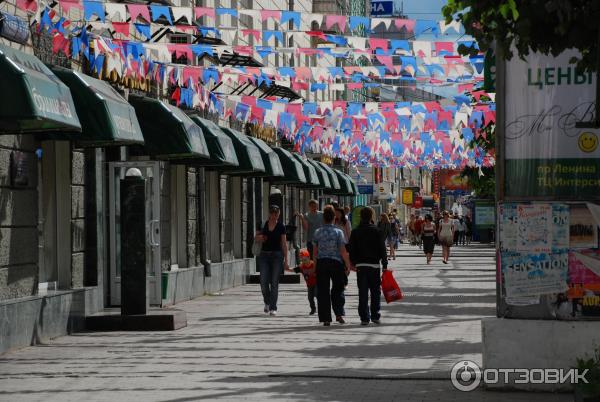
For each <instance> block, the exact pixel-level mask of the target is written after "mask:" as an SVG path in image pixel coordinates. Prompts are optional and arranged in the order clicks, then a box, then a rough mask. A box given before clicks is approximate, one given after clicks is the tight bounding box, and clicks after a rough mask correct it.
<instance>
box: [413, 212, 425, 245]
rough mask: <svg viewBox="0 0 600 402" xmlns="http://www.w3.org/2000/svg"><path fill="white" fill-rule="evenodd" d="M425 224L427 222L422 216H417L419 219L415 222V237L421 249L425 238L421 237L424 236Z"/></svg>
mask: <svg viewBox="0 0 600 402" xmlns="http://www.w3.org/2000/svg"><path fill="white" fill-rule="evenodd" d="M424 222H425V221H424V220H423V218H422V217H421V215H419V216H417V219H416V220H415V237H416V240H417V246H419V248H421V247H422V246H423V238H422V237H421V235H422V234H423V223H424Z"/></svg>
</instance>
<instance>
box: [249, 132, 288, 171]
mask: <svg viewBox="0 0 600 402" xmlns="http://www.w3.org/2000/svg"><path fill="white" fill-rule="evenodd" d="M248 138H249V139H250V141H252V142H253V143H254V145H256V147H257V148H258V150H259V152H260V155H261V156H262V159H263V163H264V164H265V174H266V176H265V177H268V178H271V179H277V178H278V177H283V166H281V160H280V159H279V156H277V154H276V153H275V151H273V148H271V147H270V146H268V145H267V144H266V143H265V142H264V141H263V140H260V139H258V138H254V137H248Z"/></svg>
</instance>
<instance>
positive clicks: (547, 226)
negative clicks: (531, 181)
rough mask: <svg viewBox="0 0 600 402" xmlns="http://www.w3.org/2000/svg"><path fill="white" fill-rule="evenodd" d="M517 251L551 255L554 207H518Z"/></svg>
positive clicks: (532, 205) (533, 205)
mask: <svg viewBox="0 0 600 402" xmlns="http://www.w3.org/2000/svg"><path fill="white" fill-rule="evenodd" d="M517 225H518V228H517V251H519V252H530V253H541V252H544V253H549V252H550V251H551V249H552V233H553V231H552V206H551V205H550V204H523V205H518V206H517Z"/></svg>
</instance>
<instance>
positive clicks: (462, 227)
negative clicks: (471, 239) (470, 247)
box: [457, 217, 467, 246]
mask: <svg viewBox="0 0 600 402" xmlns="http://www.w3.org/2000/svg"><path fill="white" fill-rule="evenodd" d="M457 229H458V244H460V245H461V246H464V245H466V240H465V232H466V231H467V225H466V224H465V218H464V217H460V218H458V228H457Z"/></svg>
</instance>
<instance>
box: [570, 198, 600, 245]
mask: <svg viewBox="0 0 600 402" xmlns="http://www.w3.org/2000/svg"><path fill="white" fill-rule="evenodd" d="M569 234H570V247H571V248H573V249H578V248H595V247H598V226H597V223H596V220H595V219H594V216H593V215H592V212H591V211H590V210H589V208H588V207H587V205H586V204H576V205H573V206H571V216H570V223H569Z"/></svg>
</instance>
